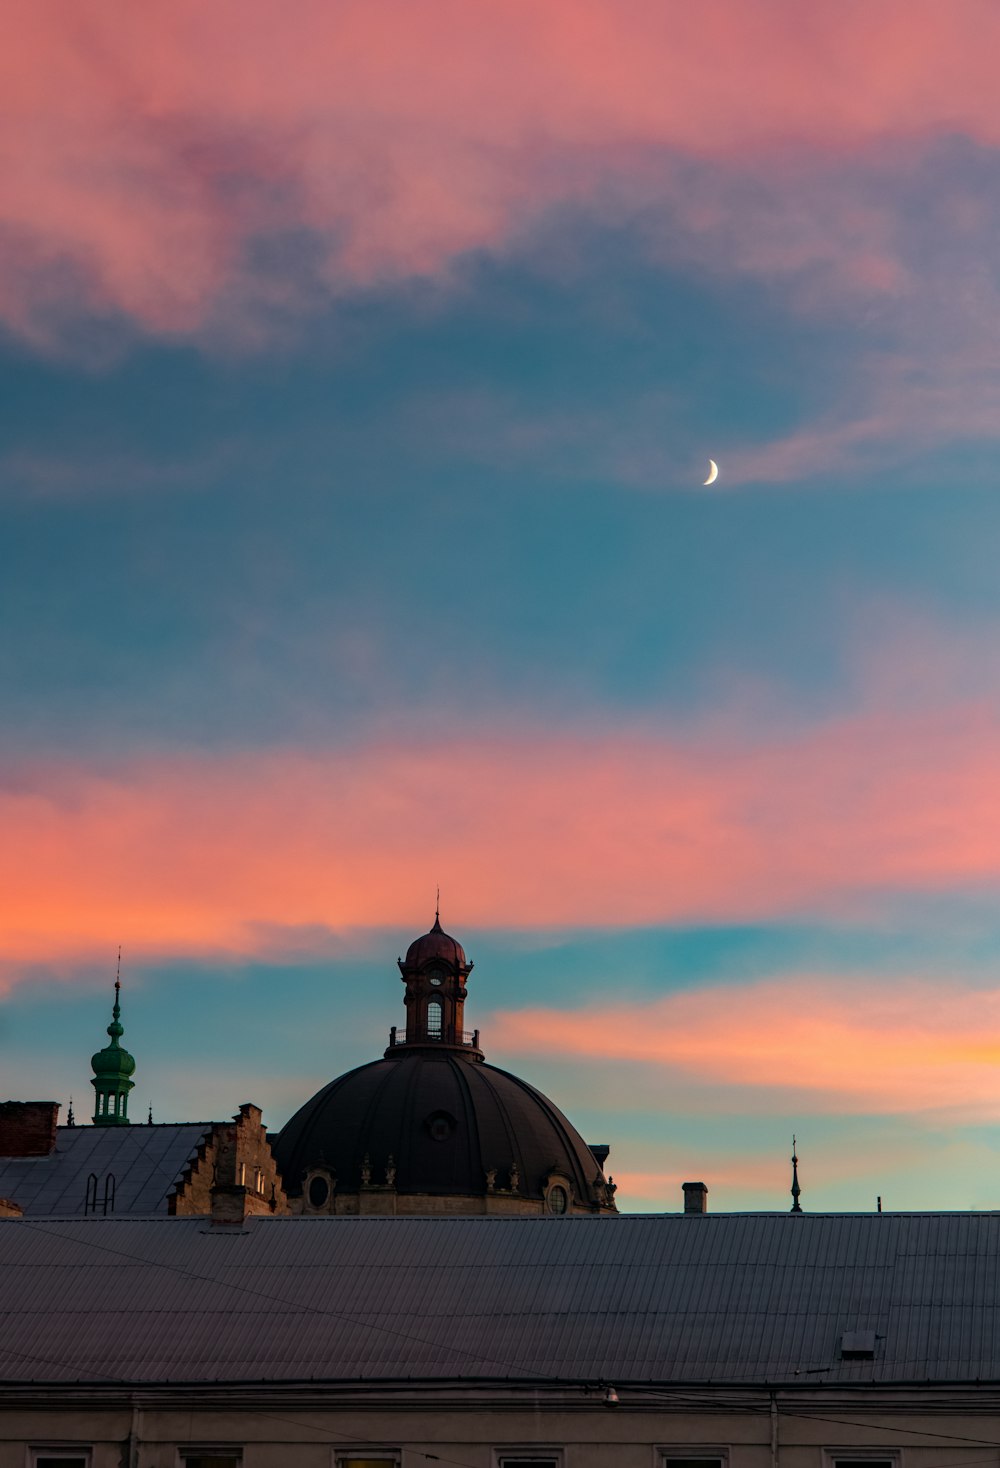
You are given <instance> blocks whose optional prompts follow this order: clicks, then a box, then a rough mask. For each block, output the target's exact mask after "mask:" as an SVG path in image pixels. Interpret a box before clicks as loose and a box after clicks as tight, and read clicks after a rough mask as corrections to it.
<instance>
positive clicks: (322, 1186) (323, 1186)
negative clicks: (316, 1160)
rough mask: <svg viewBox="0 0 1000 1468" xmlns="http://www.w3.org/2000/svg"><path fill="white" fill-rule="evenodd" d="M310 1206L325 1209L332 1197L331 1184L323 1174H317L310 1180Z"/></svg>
mask: <svg viewBox="0 0 1000 1468" xmlns="http://www.w3.org/2000/svg"><path fill="white" fill-rule="evenodd" d="M308 1193H309V1206H310V1207H311V1208H325V1207H326V1203H327V1199H328V1198H329V1196H330V1184H329V1183H328V1182H327V1180H326V1178H325V1177H324V1176H323V1174H322V1173H321V1172H317V1173H315V1174H314V1175H313V1176H312V1177H311V1178H310V1179H309V1189H308Z"/></svg>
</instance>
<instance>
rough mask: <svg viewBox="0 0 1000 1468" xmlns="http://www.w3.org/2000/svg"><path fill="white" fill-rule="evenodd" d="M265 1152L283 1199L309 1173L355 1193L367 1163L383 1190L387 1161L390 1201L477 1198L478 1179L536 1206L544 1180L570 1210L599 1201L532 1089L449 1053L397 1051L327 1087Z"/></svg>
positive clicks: (578, 1155) (583, 1152)
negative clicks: (561, 1188) (552, 1182)
mask: <svg viewBox="0 0 1000 1468" xmlns="http://www.w3.org/2000/svg"><path fill="white" fill-rule="evenodd" d="M274 1154H275V1157H276V1159H277V1162H278V1167H279V1168H280V1170H281V1174H282V1177H283V1179H284V1182H285V1187H286V1188H287V1189H288V1191H289V1193H292V1194H297V1193H298V1192H299V1191H300V1190H301V1187H302V1180H303V1177H304V1176H305V1174H306V1173H307V1172H308V1171H309V1169H310V1168H312V1167H316V1166H325V1167H327V1168H329V1169H330V1170H331V1171H332V1172H334V1173H335V1174H336V1180H337V1190H338V1192H346V1193H355V1192H357V1191H358V1189H359V1188H360V1187H361V1183H362V1178H361V1167H362V1163H363V1161H364V1159H365V1157H366V1156H367V1157H368V1158H369V1160H370V1166H371V1181H372V1182H373V1183H375V1184H379V1183H382V1182H383V1181H384V1179H385V1170H386V1166H387V1163H388V1159H389V1157H390V1156H391V1157H392V1158H393V1161H394V1163H395V1167H396V1177H395V1187H396V1191H397V1192H398V1193H430V1194H437V1195H446V1194H453V1195H466V1196H468V1195H470V1194H471V1195H473V1196H476V1195H478V1196H482V1195H483V1194H485V1193H486V1191H487V1179H486V1174H487V1171H488V1170H490V1169H495V1170H496V1187H497V1188H498V1189H500V1188H507V1187H508V1186H509V1179H510V1172H511V1165H512V1164H514V1165H516V1167H517V1171H518V1173H519V1185H518V1189H517V1191H518V1193H519V1195H520V1196H521V1197H525V1198H538V1199H541V1198H542V1197H543V1194H544V1184H545V1180H546V1178H547V1176H548V1175H549V1173H551V1172H554V1171H558V1172H561V1173H563V1174H564V1175H565V1176H566V1177H567V1178H568V1179H569V1180H570V1182H571V1183H572V1185H573V1192H574V1195H575V1200H576V1202H577V1203H578V1204H582V1205H583V1206H587V1205H588V1204H591V1205H594V1206H596V1205H597V1204H598V1203H603V1202H604V1195H603V1182H604V1179H603V1176H602V1174H601V1169H600V1167H599V1166H598V1163H597V1161H596V1160H595V1158H594V1155H593V1153H592V1152H591V1151H590V1149H589V1148H588V1146H587V1144H586V1143H585V1142H584V1140H583V1138H582V1137H581V1136H580V1134H579V1132H577V1131H576V1129H575V1128H574V1127H573V1126H572V1125H571V1124H570V1122H568V1121H567V1120H566V1118H565V1117H564V1116H563V1114H562V1112H561V1111H560V1110H559V1109H558V1107H556V1106H554V1105H553V1104H552V1102H551V1101H550V1100H548V1098H547V1097H545V1096H543V1095H542V1094H541V1092H540V1091H536V1090H535V1088H534V1086H529V1085H528V1084H527V1082H525V1081H522V1080H519V1079H518V1078H517V1076H513V1075H510V1074H509V1072H507V1071H505V1070H498V1069H497V1068H496V1066H492V1065H486V1064H483V1063H475V1062H472V1061H470V1060H469V1059H467V1058H466V1057H465V1056H463V1055H457V1054H455V1053H454V1052H448V1051H446V1050H445V1051H440V1052H435V1051H433V1050H430V1049H423V1048H422V1049H414V1050H411V1051H404V1052H402V1053H401V1054H400V1055H399V1056H398V1057H394V1058H393V1059H391V1060H375V1061H372V1062H371V1064H369V1065H362V1066H359V1068H358V1069H357V1070H352V1071H348V1073H347V1074H346V1075H343V1076H340V1077H339V1078H338V1079H337V1080H335V1081H331V1082H330V1084H329V1085H328V1086H324V1088H323V1090H322V1091H318V1092H317V1093H316V1095H315V1096H313V1098H312V1100H311V1101H307V1102H306V1104H305V1105H304V1106H303V1107H302V1108H301V1109H300V1110H299V1111H297V1112H296V1113H295V1115H294V1116H293V1117H292V1118H291V1120H290V1121H289V1122H288V1123H287V1124H286V1125H285V1126H284V1127H283V1128H282V1130H281V1132H280V1134H279V1136H278V1139H277V1142H276V1144H275V1147H274Z"/></svg>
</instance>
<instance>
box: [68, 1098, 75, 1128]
mask: <svg viewBox="0 0 1000 1468" xmlns="http://www.w3.org/2000/svg"><path fill="white" fill-rule="evenodd" d="M66 1125H67V1126H76V1118H75V1117H74V1115H73V1097H72V1096H71V1097H70V1098H69V1110H68V1111H67V1113H66Z"/></svg>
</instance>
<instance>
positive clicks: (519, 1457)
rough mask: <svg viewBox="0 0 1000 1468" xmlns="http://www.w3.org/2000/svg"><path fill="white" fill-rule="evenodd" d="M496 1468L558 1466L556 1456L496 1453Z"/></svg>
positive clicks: (543, 1467)
mask: <svg viewBox="0 0 1000 1468" xmlns="http://www.w3.org/2000/svg"><path fill="white" fill-rule="evenodd" d="M497 1465H498V1468H559V1459H558V1458H557V1457H539V1456H538V1454H535V1455H534V1456H532V1457H525V1456H524V1455H523V1454H521V1453H498V1454H497Z"/></svg>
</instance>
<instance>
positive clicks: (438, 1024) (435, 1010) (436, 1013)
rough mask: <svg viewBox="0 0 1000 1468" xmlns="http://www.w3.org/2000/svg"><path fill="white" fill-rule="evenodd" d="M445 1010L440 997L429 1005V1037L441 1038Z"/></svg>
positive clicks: (430, 1038) (433, 1038) (432, 1038)
mask: <svg viewBox="0 0 1000 1468" xmlns="http://www.w3.org/2000/svg"><path fill="white" fill-rule="evenodd" d="M443 1020H444V1012H443V1010H442V1008H441V1001H440V999H432V1000H431V1001H430V1002H429V1004H428V1005H427V1038H428V1040H440V1038H441V1034H442V1030H443Z"/></svg>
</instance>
